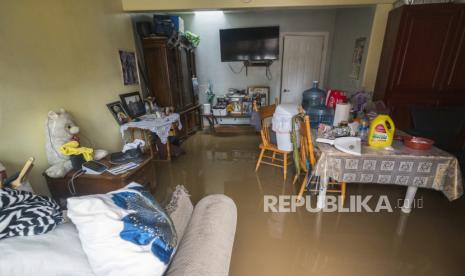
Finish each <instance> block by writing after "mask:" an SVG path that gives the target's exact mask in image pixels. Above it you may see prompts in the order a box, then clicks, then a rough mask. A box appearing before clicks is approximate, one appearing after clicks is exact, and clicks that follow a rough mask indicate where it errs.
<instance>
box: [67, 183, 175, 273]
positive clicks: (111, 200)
mask: <svg viewBox="0 0 465 276" xmlns="http://www.w3.org/2000/svg"><path fill="white" fill-rule="evenodd" d="M68 217H69V218H70V219H71V221H72V222H73V223H74V224H75V225H76V227H77V229H78V231H79V238H80V240H81V243H82V247H83V249H84V252H85V253H86V255H87V258H88V259H89V263H90V265H91V267H92V270H93V271H94V273H95V274H96V275H139V276H144V275H151V276H153V275H162V274H163V273H164V271H165V270H166V268H167V267H168V264H169V262H170V260H171V257H172V256H173V255H174V251H175V248H176V245H177V237H176V230H175V229H174V226H173V223H172V221H171V219H170V218H169V216H168V215H167V214H166V213H165V211H164V210H163V209H162V208H161V207H160V205H159V204H158V203H157V202H156V201H155V199H154V198H153V197H152V196H151V195H150V194H149V193H148V192H146V191H145V190H144V188H143V186H142V185H139V184H137V183H131V184H129V185H128V186H126V187H124V188H123V189H120V190H116V191H113V192H110V193H107V194H101V195H89V196H82V197H74V198H69V199H68Z"/></svg>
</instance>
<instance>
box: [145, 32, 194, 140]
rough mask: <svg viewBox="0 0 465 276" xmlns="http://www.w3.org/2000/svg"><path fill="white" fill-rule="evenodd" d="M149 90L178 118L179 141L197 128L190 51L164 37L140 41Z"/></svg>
mask: <svg viewBox="0 0 465 276" xmlns="http://www.w3.org/2000/svg"><path fill="white" fill-rule="evenodd" d="M143 51H144V61H145V66H146V68H147V77H148V83H149V89H150V93H151V94H152V96H153V97H154V98H155V101H156V103H157V104H158V105H159V106H161V107H168V106H173V107H174V108H175V112H177V113H179V114H180V116H181V123H182V129H181V130H180V131H179V132H178V137H179V138H180V139H185V138H186V137H187V136H189V135H190V134H192V133H195V131H197V130H199V129H200V125H201V118H200V105H199V103H198V95H196V94H195V93H194V88H193V85H192V78H193V77H194V76H195V75H196V70H195V54H194V50H193V49H192V48H190V47H189V46H188V45H183V44H182V43H178V42H176V43H169V41H168V38H167V37H157V36H151V37H147V38H144V39H143Z"/></svg>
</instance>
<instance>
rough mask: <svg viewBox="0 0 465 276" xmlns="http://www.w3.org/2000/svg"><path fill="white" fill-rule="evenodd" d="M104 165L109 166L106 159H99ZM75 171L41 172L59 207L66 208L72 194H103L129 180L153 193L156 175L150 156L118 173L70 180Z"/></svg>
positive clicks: (84, 176) (105, 173)
mask: <svg viewBox="0 0 465 276" xmlns="http://www.w3.org/2000/svg"><path fill="white" fill-rule="evenodd" d="M100 162H102V163H104V164H105V165H106V166H108V167H109V168H111V167H112V166H114V165H112V164H110V162H109V160H108V159H105V160H101V161H100ZM75 173H76V171H74V170H73V171H70V172H69V173H68V174H67V175H66V176H65V177H62V178H51V177H48V176H47V175H46V174H45V173H44V174H43V175H44V177H45V179H46V181H47V185H48V189H49V190H50V193H51V194H52V197H53V198H54V199H55V200H56V201H57V202H59V204H60V205H61V207H63V208H66V199H67V198H69V197H72V196H83V195H91V194H104V193H108V192H111V191H114V190H117V189H121V188H123V187H124V186H126V185H128V184H129V183H131V182H137V183H139V184H141V185H143V186H144V187H145V188H146V189H147V190H148V191H150V193H152V194H154V193H155V188H156V175H155V167H154V164H153V161H152V158H151V157H149V156H146V157H145V159H144V160H143V161H142V162H141V163H140V165H139V166H138V167H137V168H135V169H132V170H130V171H128V172H125V173H123V174H119V175H112V174H111V173H109V172H104V173H102V174H99V175H90V174H83V175H81V176H79V177H76V178H74V180H72V178H73V175H74V174H75Z"/></svg>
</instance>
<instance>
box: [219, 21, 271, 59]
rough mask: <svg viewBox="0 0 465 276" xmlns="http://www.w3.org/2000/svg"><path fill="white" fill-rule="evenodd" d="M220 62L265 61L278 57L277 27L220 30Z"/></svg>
mask: <svg viewBox="0 0 465 276" xmlns="http://www.w3.org/2000/svg"><path fill="white" fill-rule="evenodd" d="M220 47H221V61H222V62H228V61H261V60H263V61H265V60H275V59H278V56H279V26H273V27H257V28H237V29H223V30H220Z"/></svg>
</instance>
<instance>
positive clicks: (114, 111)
mask: <svg viewBox="0 0 465 276" xmlns="http://www.w3.org/2000/svg"><path fill="white" fill-rule="evenodd" d="M107 107H108V109H109V110H110V112H111V115H113V117H114V118H115V120H116V122H117V123H118V124H119V125H123V124H125V123H127V122H129V116H128V114H127V113H126V111H125V110H124V108H123V106H122V105H121V102H120V101H117V102H112V103H109V104H107Z"/></svg>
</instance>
